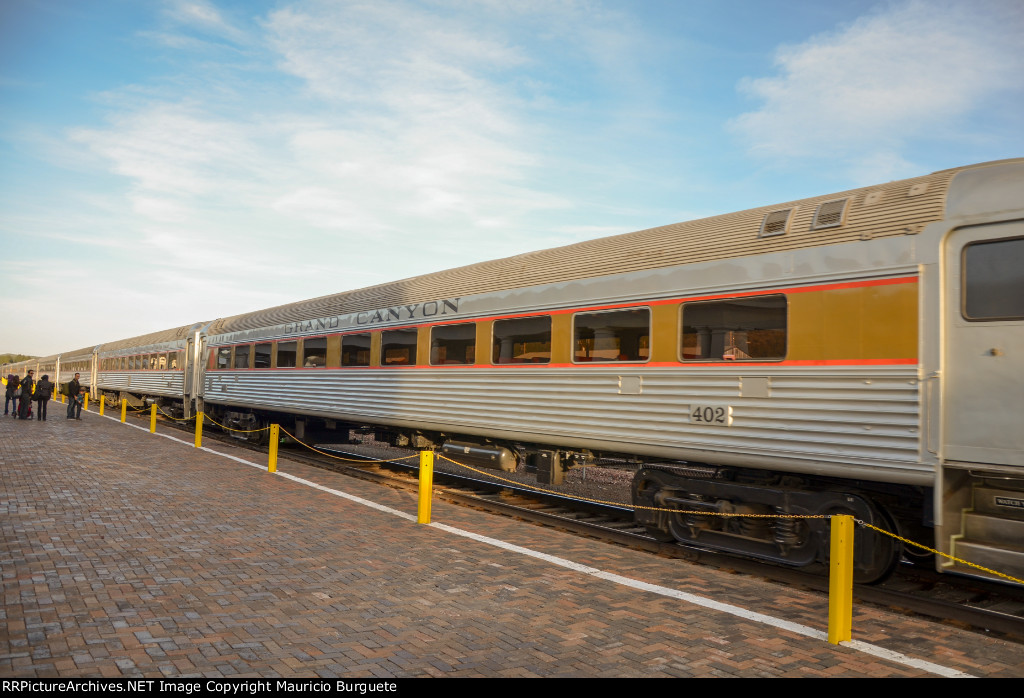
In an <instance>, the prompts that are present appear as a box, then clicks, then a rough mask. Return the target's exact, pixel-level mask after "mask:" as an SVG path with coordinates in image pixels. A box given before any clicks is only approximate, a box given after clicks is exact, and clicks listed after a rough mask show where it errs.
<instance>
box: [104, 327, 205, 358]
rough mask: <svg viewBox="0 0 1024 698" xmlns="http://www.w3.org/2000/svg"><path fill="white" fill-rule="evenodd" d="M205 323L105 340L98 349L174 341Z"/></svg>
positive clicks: (130, 347) (111, 349)
mask: <svg viewBox="0 0 1024 698" xmlns="http://www.w3.org/2000/svg"><path fill="white" fill-rule="evenodd" d="M205 324H206V323H203V322H200V323H192V324H191V325H182V326H181V327H175V328H174V329H170V330H160V331H159V332H150V333H148V334H141V335H139V336H138V337H130V338H128V339H119V340H117V341H116V342H107V343H105V344H103V345H101V346H100V348H99V349H100V351H103V352H107V351H117V350H119V349H134V348H136V347H146V346H150V345H153V344H163V343H165V342H175V341H178V340H182V339H187V338H188V336H189V334H191V333H192V332H193V331H195V330H196V329H197V328H198V327H201V326H202V325H205Z"/></svg>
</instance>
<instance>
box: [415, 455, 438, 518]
mask: <svg viewBox="0 0 1024 698" xmlns="http://www.w3.org/2000/svg"><path fill="white" fill-rule="evenodd" d="M433 492H434V452H433V451H420V501H419V508H418V510H417V512H416V523H421V524H428V523H430V497H431V495H432V494H433Z"/></svg>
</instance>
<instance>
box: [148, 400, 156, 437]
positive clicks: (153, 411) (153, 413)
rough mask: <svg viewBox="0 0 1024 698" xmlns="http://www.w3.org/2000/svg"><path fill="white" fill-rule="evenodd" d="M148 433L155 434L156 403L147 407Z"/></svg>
mask: <svg viewBox="0 0 1024 698" xmlns="http://www.w3.org/2000/svg"><path fill="white" fill-rule="evenodd" d="M149 433H150V434H155V433H156V403H155V402H154V403H153V404H152V405H150V406H149Z"/></svg>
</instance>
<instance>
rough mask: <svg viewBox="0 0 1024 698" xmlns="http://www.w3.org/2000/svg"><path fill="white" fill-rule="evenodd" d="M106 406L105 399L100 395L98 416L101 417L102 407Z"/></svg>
mask: <svg viewBox="0 0 1024 698" xmlns="http://www.w3.org/2000/svg"><path fill="white" fill-rule="evenodd" d="M106 404H107V398H105V397H103V396H102V395H100V416H101V417H102V416H103V406H104V405H106Z"/></svg>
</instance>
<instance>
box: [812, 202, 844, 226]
mask: <svg viewBox="0 0 1024 698" xmlns="http://www.w3.org/2000/svg"><path fill="white" fill-rule="evenodd" d="M847 201H849V199H836V200H835V201H826V202H825V203H823V204H821V205H820V206H818V210H817V211H815V212H814V220H813V221H812V222H811V230H821V229H822V228H838V227H839V226H841V225H842V224H843V220H844V219H845V218H846V202H847Z"/></svg>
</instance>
